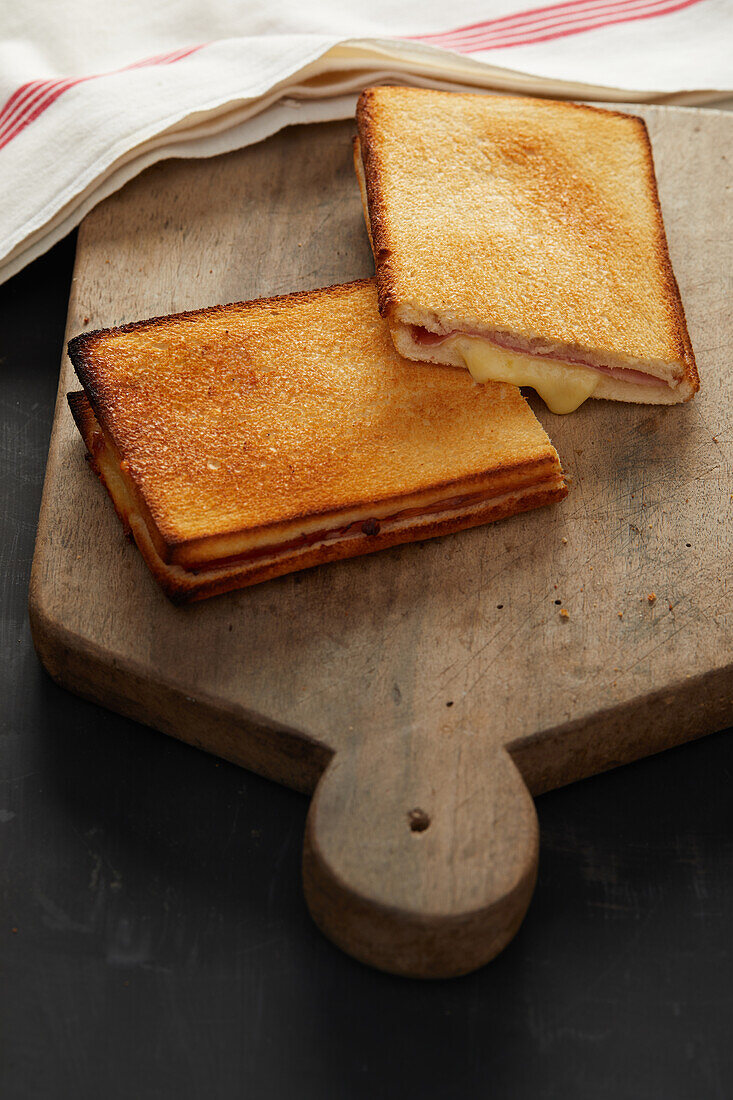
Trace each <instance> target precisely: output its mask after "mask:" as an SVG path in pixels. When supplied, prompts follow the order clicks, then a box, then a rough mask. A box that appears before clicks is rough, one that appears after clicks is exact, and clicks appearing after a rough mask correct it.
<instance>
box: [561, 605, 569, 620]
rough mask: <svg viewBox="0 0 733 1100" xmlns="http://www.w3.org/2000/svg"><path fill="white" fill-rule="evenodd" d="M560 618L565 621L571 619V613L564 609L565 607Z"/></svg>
mask: <svg viewBox="0 0 733 1100" xmlns="http://www.w3.org/2000/svg"><path fill="white" fill-rule="evenodd" d="M560 618H561V619H563V620H564V619H569V618H570V612H569V611H568V610H567V609H566V608H564V607H563V609H562V611H561V612H560Z"/></svg>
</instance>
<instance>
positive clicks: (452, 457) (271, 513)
mask: <svg viewBox="0 0 733 1100" xmlns="http://www.w3.org/2000/svg"><path fill="white" fill-rule="evenodd" d="M69 355H70V356H71V360H72V362H73V364H74V367H75V369H76V372H77V374H78V376H79V379H80V381H81V383H82V385H83V387H84V391H83V392H80V393H73V394H70V395H69V403H70V406H71V409H72V412H73V415H74V418H75V420H76V423H77V425H78V427H79V430H80V432H81V435H82V437H83V439H84V442H85V444H86V446H87V450H88V452H89V457H90V461H91V465H92V467H93V469H94V470H95V471H96V473H97V474H98V475H99V477H100V478H101V480H102V481H103V482H104V484H105V486H106V488H107V490H108V492H109V494H110V496H111V497H112V500H113V502H114V505H115V508H116V510H117V513H118V515H119V517H120V519H121V520H122V523H123V524H124V526H125V527H126V529H127V530H128V532H130V533H131V534H132V536H133V537H134V539H135V541H136V543H137V545H138V546H139V548H140V551H141V553H142V555H143V557H144V559H145V561H146V562H147V564H148V566H149V567H150V570H151V571H152V573H153V574H154V576H155V578H156V579H157V580H158V582H159V583H160V585H161V586H162V588H163V589H164V591H165V592H166V594H167V595H168V596H170V597H171V598H172V599H174V600H190V599H200V598H202V597H205V596H211V595H214V594H217V593H220V592H225V591H227V590H228V589H232V588H238V587H242V586H244V585H248V584H254V583H256V582H258V581H265V580H268V579H270V578H272V577H276V576H279V575H280V574H283V573H288V572H290V571H292V570H296V569H303V568H306V567H308V566H313V565H318V564H320V563H321V562H328V561H333V560H336V559H338V558H348V557H352V556H354V555H357V554H366V553H370V552H371V551H374V550H380V549H382V548H384V547H388V546H394V545H395V544H397V543H404V542H411V541H413V540H416V539H424V538H431V537H433V536H436V535H444V534H448V533H450V532H453V531H458V530H460V529H461V528H465V527H472V526H475V525H477V524H481V523H487V522H488V521H490V520H495V519H499V518H502V517H504V516H510V515H513V514H514V513H516V512H521V511H524V510H526V509H528V508H535V507H538V506H539V505H543V504H548V503H550V502H552V501H558V500H560V499H561V498H562V497H564V496H565V494H566V487H565V483H564V480H563V475H562V471H561V468H560V462H559V459H558V456H557V453H556V451H555V449H554V447H553V446H552V444H551V443H550V440H549V439H548V437H547V434H546V433H545V431H544V430H543V428H542V427H541V425H540V424H539V423H538V421H537V420H536V418H535V416H534V415H533V413H532V411H531V410H530V408H529V406H528V405H527V403H526V402H525V400H524V399H523V397H522V396H521V394H520V392H519V390H518V389H517V388H516V387H515V386H509V385H502V384H491V385H487V386H485V387H481V386H476V385H474V384H473V383H472V381H471V379H470V377H469V376H468V374H467V373H466V372H465V371H458V370H444V369H426V368H425V366H424V365H419V364H415V363H410V362H407V361H405V360H403V359H401V358H400V356H399V355H398V354H397V353H396V351H395V349H394V347H393V344H392V341H391V339H390V335H389V329H388V327H387V325H386V324H385V322H384V321H383V320H381V318H380V317H379V313H378V311H377V295H376V289H375V286H374V284H373V282H372V281H362V282H356V283H351V284H348V285H345V286H336V287H329V288H328V289H325V290H317V291H312V292H310V293H305V294H292V295H287V296H285V297H279V298H270V299H266V300H262V301H256V302H246V303H237V304H234V305H227V306H216V307H214V308H212V309H203V310H198V311H196V312H192V313H182V314H178V315H176V316H171V317H160V318H154V319H153V320H149V321H142V322H139V323H135V324H129V325H124V326H123V327H121V328H116V329H108V330H105V331H100V332H90V333H86V334H84V335H81V336H77V337H76V338H75V339H73V340H72V341H71V342H70V344H69Z"/></svg>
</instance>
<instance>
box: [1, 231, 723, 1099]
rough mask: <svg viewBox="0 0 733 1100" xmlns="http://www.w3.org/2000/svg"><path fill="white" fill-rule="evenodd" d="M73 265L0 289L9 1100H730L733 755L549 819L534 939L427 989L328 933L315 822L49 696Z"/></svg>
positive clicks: (587, 794)
mask: <svg viewBox="0 0 733 1100" xmlns="http://www.w3.org/2000/svg"><path fill="white" fill-rule="evenodd" d="M73 247H74V244H73V239H68V240H67V241H65V242H63V243H62V244H61V245H59V246H58V247H57V248H56V249H54V251H53V252H52V253H51V254H49V255H48V256H46V257H44V258H43V259H41V260H39V261H37V262H36V263H35V264H33V265H32V266H31V267H30V268H28V269H27V270H26V271H24V272H23V273H21V274H20V275H19V276H17V277H16V278H15V279H13V280H12V281H11V282H10V283H8V284H6V285H5V286H4V287H1V288H0V325H1V327H0V340H1V341H2V348H1V351H0V354H1V355H2V365H1V367H0V370H1V371H2V391H1V392H2V402H1V412H0V419H1V423H0V433H1V434H0V441H1V444H0V445H1V446H2V455H3V462H2V475H3V476H2V479H1V480H0V495H1V497H2V516H3V524H4V531H3V539H2V544H1V552H2V571H1V573H0V577H1V578H2V586H3V606H2V620H1V624H0V625H1V627H2V634H1V638H2V653H1V657H0V659H1V662H2V664H1V669H0V673H1V675H2V685H1V688H0V692H1V694H0V698H1V699H2V704H3V707H2V738H0V744H1V745H2V771H1V773H0V774H1V776H2V778H1V779H0V841H1V847H0V851H1V852H2V863H1V869H0V876H1V881H2V905H1V908H0V945H1V955H2V957H1V967H2V969H1V971H0V1044H1V1047H0V1059H1V1063H0V1095H1V1096H2V1097H3V1098H4V1100H11V1098H12V1100H16V1098H20V1097H22V1098H24V1100H25V1098H29V1097H53V1098H56V1097H63V1098H66V1097H69V1098H74V1100H87V1098H88V1100H98V1098H104V1100H117V1098H122V1097H125V1098H127V1097H134V1098H137V1100H147V1098H152V1097H163V1098H167V1097H169V1096H170V1097H186V1098H187V1097H195V1098H198V1097H207V1098H208V1097H223V1098H229V1097H240V1096H248V1097H254V1098H260V1097H266V1098H270V1097H297V1098H299V1100H300V1098H304V1100H310V1098H314V1100H316V1098H318V1100H321V1098H331V1097H337V1098H342V1097H343V1098H347V1097H348V1098H350V1100H351V1098H356V1100H360V1098H362V1097H363V1098H370V1100H371V1098H387V1100H391V1098H392V1097H394V1098H398V1097H399V1098H400V1100H402V1098H403V1097H415V1098H419V1100H432V1098H434V1097H441V1098H442V1097H446V1098H448V1097H449V1098H451V1100H452V1098H456V1100H458V1098H464V1097H467V1098H472V1097H484V1096H485V1097H489V1096H490V1097H513V1098H514V1097H538V1098H545V1097H558V1098H562V1100H570V1098H575V1097H578V1098H584V1100H585V1098H590V1097H593V1098H597V1100H606V1098H608V1100H611V1098H612V1100H622V1098H626V1097H633V1098H637V1097H660V1098H664V1100H678V1098H679V1100H682V1098H685V1100H687V1098H689V1100H699V1098H702V1097H730V1096H733V1050H732V1047H731V1039H732V1032H733V995H732V993H731V989H732V988H733V982H732V979H733V937H732V935H731V933H732V931H733V919H732V918H733V798H732V797H731V788H732V782H731V781H732V774H731V773H732V772H733V737H730V736H726V735H724V734H718V735H715V736H712V737H709V738H706V739H703V740H702V741H699V742H697V743H695V744H691V745H688V746H685V747H684V748H681V749H677V750H675V751H673V752H668V753H666V754H663V755H662V756H658V757H656V758H651V759H648V760H645V761H643V762H642V763H639V764H635V765H633V766H630V767H626V768H622V769H619V770H617V771H615V772H612V773H609V774H607V775H605V776H600V777H597V778H595V779H591V780H588V781H586V782H584V783H580V784H577V785H575V786H573V787H569V788H566V789H565V790H561V791H557V792H554V793H553V794H550V795H545V796H543V797H542V798H541V799H539V801H538V811H539V818H540V826H541V830H542V852H541V861H540V878H539V883H538V886H537V892H536V895H535V898H534V902H533V904H532V907H531V909H530V912H529V915H528V917H527V919H526V921H525V924H524V926H523V928H522V930H521V931H520V933H519V935H518V937H517V939H516V940H515V941H514V943H513V944H512V945H510V947H509V948H508V949H507V950H506V951H505V953H504V954H503V955H502V956H501V957H500V958H499V959H497V960H496V961H495V962H494V963H492V964H491V965H489V966H488V967H486V968H484V969H483V970H482V971H479V972H478V973H476V974H473V975H470V976H468V977H467V978H462V979H459V980H456V981H452V982H440V983H434V984H433V983H421V982H410V981H406V980H402V979H397V978H392V977H388V976H385V975H383V974H379V973H376V972H374V971H371V970H369V969H367V968H366V967H363V966H361V965H360V964H358V963H356V962H353V961H352V960H351V959H349V958H347V957H346V956H345V955H342V954H341V953H340V952H339V951H337V950H336V949H335V948H334V947H332V946H331V945H330V944H329V943H328V942H327V941H326V940H324V939H323V938H322V937H321V936H320V934H319V933H318V932H317V931H316V929H315V928H314V927H313V925H312V924H311V922H310V919H309V917H308V914H307V912H306V909H305V905H304V903H303V900H302V895H301V888H300V851H301V838H302V832H303V824H304V820H305V813H306V809H307V802H306V799H305V798H303V797H302V796H300V795H297V794H294V793H293V792H291V791H288V790H285V789H284V788H281V787H278V786H276V785H274V784H272V783H269V782H267V781H266V780H263V779H260V778H258V777H257V776H254V775H250V774H248V773H245V772H243V771H240V770H238V769H237V768H235V767H232V766H231V765H227V764H224V763H218V762H217V761H216V760H214V759H213V758H212V757H209V756H206V755H204V754H203V753H200V752H197V751H195V750H194V749H190V748H187V747H185V746H184V745H182V744H179V743H177V742H175V741H172V740H169V739H168V738H166V737H164V736H163V735H162V734H158V733H154V732H152V731H150V730H148V729H145V728H143V727H141V726H138V725H135V724H134V723H133V722H129V721H126V720H124V719H122V718H119V717H117V716H115V715H113V714H110V713H109V712H107V711H104V710H102V709H100V708H98V707H95V706H92V705H90V704H88V703H84V702H82V701H80V700H78V699H76V698H74V697H72V696H71V695H68V694H66V693H65V692H63V691H61V690H60V689H59V688H57V687H55V686H54V685H53V684H52V683H51V681H50V680H49V679H48V677H47V676H46V675H45V673H44V672H43V671H42V670H41V668H40V666H39V665H38V663H37V660H36V658H35V655H34V653H33V648H32V644H31V640H30V634H29V629H28V620H27V612H26V591H27V583H28V575H29V570H30V563H31V557H32V552H33V541H34V535H35V525H36V518H37V513H38V505H39V501H40V495H41V488H42V482H43V470H44V465H45V458H46V451H47V446H48V436H49V430H50V425H51V417H52V411H53V402H54V395H55V390H56V380H57V373H58V363H59V357H60V351H61V343H62V337H63V326H64V317H65V311H66V298H67V293H68V286H69V281H70V276H71V265H72V261H73Z"/></svg>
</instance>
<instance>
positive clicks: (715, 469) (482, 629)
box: [30, 107, 733, 977]
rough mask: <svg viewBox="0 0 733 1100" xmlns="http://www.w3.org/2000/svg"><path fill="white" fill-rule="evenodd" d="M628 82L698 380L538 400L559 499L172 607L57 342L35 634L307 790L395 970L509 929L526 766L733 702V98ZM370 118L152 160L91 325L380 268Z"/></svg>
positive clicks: (325, 871) (34, 595)
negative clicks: (629, 395) (553, 451)
mask: <svg viewBox="0 0 733 1100" xmlns="http://www.w3.org/2000/svg"><path fill="white" fill-rule="evenodd" d="M631 109H632V110H635V111H636V112H637V113H638V114H640V115H642V116H643V117H644V118H646V120H647V122H648V124H649V128H650V132H651V136H652V141H653V145H654V155H655V160H656V164H657V170H658V176H659V184H660V192H661V200H662V206H663V209H664V215H665V220H666V225H667V230H668V235H669V242H670V248H671V252H672V259H673V263H674V266H675V269H676V272H677V275H678V279H679V282H680V287H681V291H682V297H683V300H684V302H685V306H686V308H687V314H688V319H689V326H690V331H691V335H692V340H693V343H694V346H695V349H696V352H697V356H698V362H699V367H700V375H701V378H702V391H701V393H700V395H699V396H698V397H697V398H696V399H695V400H694V401H693V402H692V403H691V404H690V405H687V406H682V407H680V406H676V407H671V408H654V407H650V406H647V407H644V406H632V405H618V404H612V403H608V402H603V401H589V402H588V403H587V404H586V405H585V406H583V408H582V409H581V410H580V411H579V412H577V413H576V414H574V415H572V416H568V417H566V418H562V417H557V416H553V415H551V414H550V413H548V412H547V411H546V409H545V408H544V406H542V405H541V403H539V402H538V403H536V404H535V409H536V411H537V413H538V415H539V417H540V419H541V420H542V422H543V424H544V425H545V427H546V428H547V430H548V431H549V433H550V436H551V437H552V439H553V441H554V442H555V444H556V446H557V448H558V450H559V452H560V456H561V458H562V460H563V463H564V466H565V469H566V470H567V471H568V473H569V474H570V477H571V491H570V495H569V496H568V498H567V500H566V501H565V502H563V503H562V504H560V505H557V506H554V507H552V508H546V509H543V510H540V511H536V512H533V513H529V514H527V515H524V516H517V517H515V518H513V519H510V520H507V521H504V522H501V523H498V524H495V525H493V526H489V527H484V528H478V529H475V530H473V531H468V532H465V533H463V534H460V535H455V536H451V537H447V538H443V539H439V540H435V541H431V542H426V543H422V544H415V545H411V546H404V547H400V548H397V549H394V550H390V551H386V552H384V553H381V554H376V555H373V556H371V557H366V558H362V559H354V560H352V561H347V562H343V563H339V564H335V565H328V566H323V567H320V568H318V569H315V570H312V571H310V572H305V573H301V574H294V575H291V576H288V577H283V578H281V579H280V580H277V581H273V582H270V583H268V584H264V585H261V586H258V587H255V588H251V589H247V590H244V591H241V592H239V593H235V594H233V595H229V596H224V597H219V598H217V599H214V600H211V601H208V602H204V603H202V604H198V605H194V606H191V607H188V608H176V607H173V606H172V605H171V604H169V603H168V602H167V601H166V599H165V598H164V597H163V596H162V595H161V593H160V592H159V590H158V589H157V587H156V585H155V584H154V582H153V581H152V579H151V577H150V576H149V575H148V573H147V570H146V568H145V566H144V565H143V563H142V560H141V558H140V556H139V554H138V553H137V551H136V549H135V547H134V546H132V545H130V544H129V543H127V542H126V541H125V540H124V538H123V536H122V531H121V528H120V525H119V523H118V521H117V519H116V518H115V515H114V512H113V509H112V507H111V504H110V502H109V500H108V499H107V497H106V494H105V493H104V491H103V489H102V488H101V486H100V485H99V483H98V482H97V481H96V479H95V478H94V476H93V475H92V473H91V472H90V471H89V469H88V468H87V466H86V464H85V461H84V448H83V446H82V443H81V440H80V438H79V437H78V435H77V434H76V431H75V429H74V427H73V424H72V420H71V416H70V414H69V411H68V408H67V406H66V402H65V394H66V392H67V391H68V390H70V389H75V388H78V385H77V383H76V380H75V378H74V377H73V376H72V372H71V369H70V365H69V363H68V360H67V359H66V356H64V361H63V365H62V370H61V383H60V391H59V392H60V396H59V403H58V406H57V410H56V419H55V424H54V430H53V436H52V440H51V449H50V455H49V460H48V471H47V476H46V485H45V490H44V496H43V505H42V509H41V515H40V521H39V528H38V541H37V545H36V555H35V561H34V566H33V575H32V580H31V592H30V613H31V623H32V628H33V635H34V639H35V643H36V647H37V649H38V653H39V655H40V658H41V660H42V661H43V663H44V664H45V666H46V668H47V669H48V671H49V672H50V674H51V675H52V676H53V677H54V679H55V680H57V681H58V682H59V683H60V684H63V685H64V686H65V687H68V688H69V689H71V690H72V691H75V692H78V693H79V694H80V695H83V696H85V697H87V698H91V699H94V700H97V701H99V702H101V703H103V704H105V705H106V706H108V707H111V708H112V709H114V710H117V711H121V712H122V713H124V714H127V715H129V716H131V717H132V718H135V719H138V720H139V721H141V722H145V723H148V724H149V725H151V726H154V727H156V728H157V729H160V730H164V731H165V732H166V733H170V734H173V735H174V736H176V737H179V738H181V739H182V740H184V741H188V742H190V743H191V744H194V745H198V746H200V747H201V748H204V749H207V750H208V751H210V752H213V753H217V754H218V755H220V756H223V757H225V758H226V759H228V760H232V761H234V762H235V763H237V764H241V765H242V766H244V767H247V768H251V769H253V770H254V771H257V772H261V773H262V774H264V775H267V776H270V777H271V778H273V779H276V780H278V781H279V782H281V783H286V784H288V785H289V786H292V787H296V788H298V789H300V790H303V791H306V792H309V793H313V800H312V803H311V807H310V813H309V816H308V823H307V828H306V836H305V844H304V863H303V873H304V884H305V892H306V898H307V901H308V905H309V907H310V910H311V912H312V914H313V916H314V918H315V920H316V921H317V922H318V924H319V925H320V927H321V928H322V929H323V930H324V931H325V932H326V934H327V935H328V936H330V937H331V938H332V939H333V940H334V941H335V942H336V943H337V944H339V945H340V946H341V947H343V948H344V949H345V950H346V951H349V952H351V953H352V954H353V955H355V956H357V957H358V958H360V959H362V960H364V961H365V962H368V963H371V964H373V965H375V966H378V967H381V968H383V969H385V970H390V971H394V972H397V973H402V974H410V975H418V976H423V977H428V976H443V975H453V974H459V973H463V972H466V971H468V970H471V969H473V968H475V967H477V966H479V965H481V964H482V963H485V962H486V961H487V960H488V959H490V958H492V957H493V956H494V955H495V954H496V953H497V952H498V951H499V950H501V948H502V947H504V946H505V944H506V943H507V942H508V941H509V939H510V938H511V937H512V935H513V934H514V933H515V932H516V930H517V928H518V926H519V924H520V922H521V920H522V917H523V915H524V912H525V910H526V907H527V905H528V903H529V900H530V896H531V893H532V888H533V885H534V880H535V874H536V868H537V856H538V829H537V819H536V815H535V811H534V805H533V802H532V798H531V794H534V795H536V794H539V793H540V792H541V791H545V790H548V789H549V788H551V787H555V786H558V785H560V784H563V783H569V782H571V781H572V780H575V779H580V778H581V777H583V776H587V775H590V774H592V773H593V772H597V771H601V770H602V769H605V768H610V767H613V766H614V765H616V764H621V763H624V762H626V761H630V760H634V759H636V758H638V757H641V756H644V755H646V754H648V753H653V752H657V751H659V750H660V749H663V748H666V747H667V746H669V745H674V744H678V743H680V742H682V741H685V740H688V739H689V738H693V737H697V736H699V735H701V734H703V733H706V732H708V731H712V730H716V729H720V728H721V727H723V726H725V725H727V724H730V723H731V722H733V676H732V672H733V657H732V651H733V616H732V615H731V611H732V609H733V598H732V595H731V584H730V582H731V551H732V549H733V547H732V545H731V523H730V517H731V508H732V506H733V505H732V502H731V493H732V492H733V483H732V479H731V449H732V448H731V440H732V438H733V433H732V432H731V424H732V423H733V398H732V397H731V387H730V378H731V373H730V348H731V345H733V326H732V324H731V285H730V283H731V273H732V272H733V232H732V227H731V209H732V206H733V203H732V198H733V189H732V188H731V171H730V162H729V160H728V159H727V158H728V157H729V155H730V154H731V152H733V118H732V117H730V116H728V115H725V114H722V113H718V112H712V111H691V110H685V109H672V108H653V107H638V108H631ZM350 135H351V126H350V124H346V123H343V124H342V123H337V124H330V125H324V126H320V127H318V126H312V127H303V128H293V129H290V130H287V131H285V132H283V133H281V134H279V135H277V136H276V137H274V138H271V139H270V140H269V141H267V142H265V143H264V144H262V145H258V146H256V147H254V148H250V149H246V150H243V151H241V152H238V153H232V154H230V155H228V156H225V157H220V158H217V159H213V160H202V161H170V162H168V163H165V164H162V165H159V166H157V167H155V168H153V169H150V170H149V171H147V172H146V173H144V175H142V176H141V177H139V178H138V179H136V180H135V181H133V182H132V183H130V184H128V186H127V187H125V189H124V190H123V191H121V192H120V193H119V194H117V195H114V196H113V197H112V198H110V199H108V200H107V201H106V202H104V203H103V204H102V205H101V206H100V207H98V208H97V209H96V210H95V211H94V212H93V213H92V214H90V215H89V217H88V218H87V219H86V221H85V222H84V224H83V226H82V227H81V230H80V234H79V244H78V253H77V261H76V270H75V275H74V282H73V286H72V292H71V302H70V307H69V322H68V335H69V336H70V335H72V334H74V333H77V332H79V331H81V330H83V329H91V328H99V327H102V326H106V325H118V324H122V323H123V322H126V321H130V320H134V319H138V318H142V317H148V316H153V315H158V314H164V313H168V312H172V311H178V310H183V309H190V308H194V307H199V306H205V305H209V304H212V303H216V302H228V301H232V300H238V299H240V300H241V299H247V298H255V297H259V296H262V295H271V294H276V293H282V292H285V291H290V290H302V289H306V288H310V287H316V286H322V285H326V284H329V283H335V282H341V281H345V280H348V279H352V278H355V277H359V276H363V275H366V274H369V273H371V271H372V263H371V257H370V253H369V249H368V245H367V240H366V234H365V232H364V227H363V224H362V218H361V209H360V203H359V195H358V189H357V185H356V182H355V179H354V178H353V172H352V167H351V148H350ZM652 594H654V596H655V598H653V596H652ZM561 610H566V611H567V612H568V613H569V617H568V618H565V617H561V614H560V612H561Z"/></svg>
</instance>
